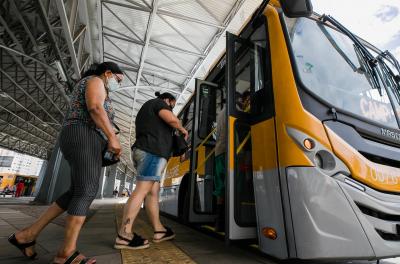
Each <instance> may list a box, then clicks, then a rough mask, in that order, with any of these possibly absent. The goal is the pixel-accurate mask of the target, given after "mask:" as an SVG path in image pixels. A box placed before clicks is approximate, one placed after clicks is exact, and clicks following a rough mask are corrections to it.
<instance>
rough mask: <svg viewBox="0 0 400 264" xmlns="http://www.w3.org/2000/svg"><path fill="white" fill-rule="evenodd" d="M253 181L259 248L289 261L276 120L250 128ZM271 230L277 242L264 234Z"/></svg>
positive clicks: (272, 119)
mask: <svg viewBox="0 0 400 264" xmlns="http://www.w3.org/2000/svg"><path fill="white" fill-rule="evenodd" d="M251 139H252V147H253V155H252V156H253V181H254V195H255V202H256V214H257V228H258V234H259V236H258V240H259V246H260V249H261V250H262V252H264V253H266V254H268V255H271V256H274V257H277V258H279V259H286V258H288V251H287V246H286V231H285V225H284V216H283V210H282V208H283V207H282V199H281V188H280V182H279V170H278V160H277V153H276V138H275V120H274V118H271V119H269V120H267V121H263V122H261V123H258V124H256V125H254V126H252V127H251ZM264 228H273V229H274V230H275V231H276V233H277V239H275V240H271V239H269V238H267V237H265V236H264V235H263V229H264Z"/></svg>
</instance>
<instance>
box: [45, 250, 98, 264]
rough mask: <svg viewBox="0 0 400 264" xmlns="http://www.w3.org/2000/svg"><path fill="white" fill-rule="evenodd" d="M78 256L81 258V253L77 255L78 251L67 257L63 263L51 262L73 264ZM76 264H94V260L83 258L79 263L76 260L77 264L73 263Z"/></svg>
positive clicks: (54, 263)
mask: <svg viewBox="0 0 400 264" xmlns="http://www.w3.org/2000/svg"><path fill="white" fill-rule="evenodd" d="M79 256H82V255H81V253H79V251H78V250H77V251H75V252H74V253H73V254H72V255H71V256H69V257H68V258H67V259H66V260H65V262H61V263H60V262H53V264H72V263H74V261H75V260H77V258H78V257H79ZM75 263H76V264H95V263H96V260H95V259H92V258H84V259H81V260H80V261H79V260H77V262H76V261H75Z"/></svg>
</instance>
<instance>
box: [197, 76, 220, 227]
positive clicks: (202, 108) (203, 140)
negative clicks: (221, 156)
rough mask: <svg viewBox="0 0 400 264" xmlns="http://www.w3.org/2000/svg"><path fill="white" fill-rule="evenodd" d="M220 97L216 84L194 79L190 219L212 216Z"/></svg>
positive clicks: (205, 220) (203, 220)
mask: <svg viewBox="0 0 400 264" xmlns="http://www.w3.org/2000/svg"><path fill="white" fill-rule="evenodd" d="M221 97H222V91H221V89H220V88H219V86H218V85H217V84H214V83H211V82H206V81H201V80H198V79H196V91H195V105H194V107H195V114H194V123H193V134H192V135H193V137H192V142H191V145H192V153H191V159H190V188H189V189H190V208H189V222H192V223H211V222H213V221H214V219H215V208H214V207H215V197H214V195H213V191H214V181H213V180H214V171H215V163H214V152H215V126H216V112H217V98H221Z"/></svg>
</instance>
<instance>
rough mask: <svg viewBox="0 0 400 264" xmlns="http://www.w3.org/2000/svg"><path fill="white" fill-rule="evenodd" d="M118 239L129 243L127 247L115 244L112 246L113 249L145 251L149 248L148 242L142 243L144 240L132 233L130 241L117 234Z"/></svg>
mask: <svg viewBox="0 0 400 264" xmlns="http://www.w3.org/2000/svg"><path fill="white" fill-rule="evenodd" d="M118 238H119V239H121V240H124V241H126V242H129V243H128V244H127V245H124V244H118V243H115V244H114V248H115V249H145V248H148V247H149V246H150V244H149V242H147V243H144V241H145V240H146V239H143V238H142V237H141V236H139V235H138V234H136V233H133V238H132V239H128V238H125V237H123V236H121V235H119V234H118Z"/></svg>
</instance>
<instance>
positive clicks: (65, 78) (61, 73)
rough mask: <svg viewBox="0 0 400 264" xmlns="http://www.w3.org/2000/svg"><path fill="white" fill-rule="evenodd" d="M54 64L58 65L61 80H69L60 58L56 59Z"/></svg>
mask: <svg viewBox="0 0 400 264" xmlns="http://www.w3.org/2000/svg"><path fill="white" fill-rule="evenodd" d="M54 64H55V65H56V67H57V71H58V74H60V78H61V80H62V81H63V82H66V81H67V76H66V75H65V72H64V70H63V68H62V66H61V62H60V61H59V60H56V61H54Z"/></svg>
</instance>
